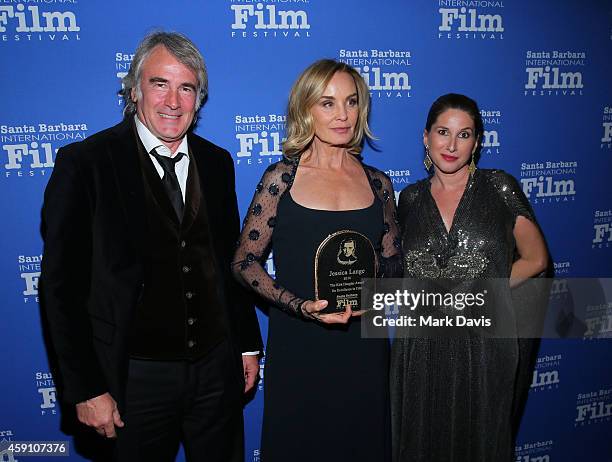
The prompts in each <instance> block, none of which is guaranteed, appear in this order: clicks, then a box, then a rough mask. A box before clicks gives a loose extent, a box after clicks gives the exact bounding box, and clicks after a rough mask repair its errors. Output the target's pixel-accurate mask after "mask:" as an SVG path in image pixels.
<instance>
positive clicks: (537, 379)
mask: <svg viewBox="0 0 612 462" xmlns="http://www.w3.org/2000/svg"><path fill="white" fill-rule="evenodd" d="M562 359H563V358H562V355H561V354H555V355H542V356H538V359H537V360H536V364H535V367H534V370H533V376H532V379H531V388H530V391H531V392H532V393H537V392H540V391H546V390H553V389H557V388H559V366H560V365H561V361H562Z"/></svg>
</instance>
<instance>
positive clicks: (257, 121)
mask: <svg viewBox="0 0 612 462" xmlns="http://www.w3.org/2000/svg"><path fill="white" fill-rule="evenodd" d="M286 120H287V117H286V116H285V115H282V114H273V113H268V114H252V115H241V114H237V115H235V116H234V132H235V135H234V139H235V140H236V144H235V146H236V150H234V152H235V158H236V165H237V166H247V165H262V164H264V165H269V164H273V163H274V162H278V161H279V160H280V159H281V156H282V154H283V151H282V143H283V141H284V140H285V138H284V133H285V123H286Z"/></svg>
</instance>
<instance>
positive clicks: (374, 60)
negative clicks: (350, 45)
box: [338, 48, 412, 98]
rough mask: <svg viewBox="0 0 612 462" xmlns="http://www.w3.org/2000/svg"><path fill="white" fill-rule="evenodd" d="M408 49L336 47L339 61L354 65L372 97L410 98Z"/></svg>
mask: <svg viewBox="0 0 612 462" xmlns="http://www.w3.org/2000/svg"><path fill="white" fill-rule="evenodd" d="M411 59H412V53H411V52H410V51H409V50H392V49H374V48H370V49H360V50H348V49H344V48H343V49H340V50H339V51H338V61H341V62H343V63H346V64H348V65H350V66H353V67H354V68H355V70H356V71H357V72H359V74H360V75H361V76H362V77H363V80H365V82H366V84H367V85H368V88H369V89H370V96H371V97H372V98H410V97H411V96H412V94H411V90H412V85H411V84H410V76H409V74H408V68H409V67H410V66H411V65H412V64H411Z"/></svg>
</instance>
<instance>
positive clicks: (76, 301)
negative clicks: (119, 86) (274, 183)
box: [40, 117, 262, 409]
mask: <svg viewBox="0 0 612 462" xmlns="http://www.w3.org/2000/svg"><path fill="white" fill-rule="evenodd" d="M187 136H188V143H189V148H190V152H191V154H192V155H193V156H194V157H195V159H196V164H197V168H198V173H199V176H200V188H201V191H202V200H205V201H206V209H207V212H208V222H209V224H210V230H211V234H212V242H213V246H214V251H215V254H216V257H217V258H216V260H217V263H218V266H219V267H218V268H217V273H218V274H219V275H220V276H219V281H218V284H219V285H220V289H221V291H222V293H223V294H224V296H223V298H224V304H225V307H224V308H225V310H224V312H225V315H226V317H227V325H228V326H230V337H231V341H232V344H233V345H234V350H235V359H236V361H235V363H236V380H242V362H241V359H240V354H241V352H242V351H255V350H261V349H262V343H261V337H260V334H259V326H258V323H257V317H256V314H255V310H254V307H253V305H252V303H251V302H250V299H249V298H248V295H247V294H245V292H244V291H243V289H242V288H241V287H239V286H238V285H237V284H236V283H235V282H234V280H233V278H232V276H231V271H230V262H231V259H232V256H233V252H234V247H235V243H236V240H237V238H238V234H239V226H240V223H239V217H238V209H237V204H236V193H235V190H234V165H233V161H232V159H231V157H230V155H229V153H228V152H227V151H225V150H224V149H221V148H219V147H218V146H215V145H214V144H212V143H210V142H209V141H206V140H205V139H203V138H201V137H199V136H197V135H194V134H192V133H189V134H188V135H187ZM137 143H138V140H137V135H136V133H135V129H134V121H133V119H132V117H128V118H126V119H125V120H124V121H123V122H121V123H120V124H118V125H116V126H114V127H112V128H109V129H107V130H104V131H102V132H99V133H97V134H95V135H92V136H91V137H89V138H87V139H86V140H84V141H82V142H79V143H74V144H70V145H68V146H65V147H63V148H61V149H60V150H59V152H58V154H57V159H56V163H55V168H54V170H53V174H52V175H51V178H50V180H49V183H48V185H47V189H46V191H45V200H44V205H43V210H42V226H41V231H42V236H43V240H44V253H43V264H42V275H41V283H40V291H41V295H42V301H43V304H44V308H45V310H46V314H47V318H48V322H49V329H50V333H51V340H52V343H53V346H54V349H55V353H56V355H57V360H58V364H59V369H60V373H61V383H62V389H60V390H59V391H60V393H61V395H62V398H63V399H64V400H65V401H67V402H69V403H78V402H81V401H84V400H86V399H89V398H92V397H94V396H98V395H100V394H103V393H105V392H110V393H111V395H113V397H114V398H115V400H117V402H118V404H119V406H120V409H121V407H122V404H123V400H124V392H125V385H126V377H127V365H128V359H129V358H128V354H129V352H128V346H129V345H128V338H129V333H130V325H131V321H132V316H133V312H134V308H135V306H136V304H137V302H138V300H139V297H140V296H141V293H142V290H143V284H144V266H143V265H144V262H143V251H144V248H143V243H144V242H145V241H146V239H145V237H146V235H147V229H146V226H147V225H146V217H145V213H146V212H145V198H144V186H143V180H142V173H141V167H140V163H139V158H138V148H137Z"/></svg>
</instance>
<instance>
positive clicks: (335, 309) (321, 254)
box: [314, 230, 376, 314]
mask: <svg viewBox="0 0 612 462" xmlns="http://www.w3.org/2000/svg"><path fill="white" fill-rule="evenodd" d="M314 271H315V298H316V299H317V300H327V301H328V305H327V307H325V309H323V310H322V311H321V313H323V314H327V313H340V312H343V311H346V307H347V306H350V307H351V310H352V311H358V310H361V309H363V308H362V307H361V285H362V283H363V281H362V280H363V279H365V278H375V277H376V252H375V251H374V246H373V245H372V243H371V242H370V240H369V239H368V238H367V237H365V236H364V235H363V234H361V233H358V232H356V231H350V230H343V231H338V232H336V233H334V234H330V235H329V236H327V238H326V239H325V240H324V241H323V242H321V244H320V245H319V247H318V248H317V253H316V255H315V267H314Z"/></svg>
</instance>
